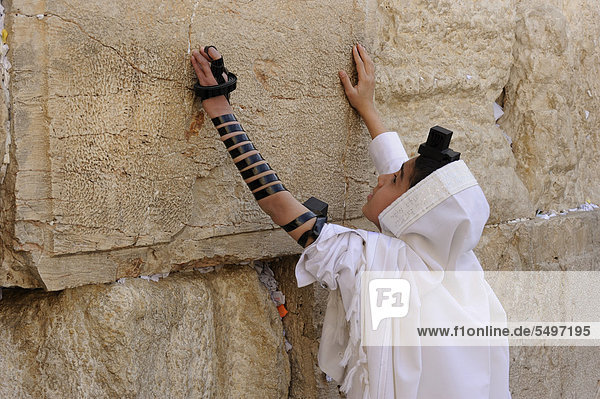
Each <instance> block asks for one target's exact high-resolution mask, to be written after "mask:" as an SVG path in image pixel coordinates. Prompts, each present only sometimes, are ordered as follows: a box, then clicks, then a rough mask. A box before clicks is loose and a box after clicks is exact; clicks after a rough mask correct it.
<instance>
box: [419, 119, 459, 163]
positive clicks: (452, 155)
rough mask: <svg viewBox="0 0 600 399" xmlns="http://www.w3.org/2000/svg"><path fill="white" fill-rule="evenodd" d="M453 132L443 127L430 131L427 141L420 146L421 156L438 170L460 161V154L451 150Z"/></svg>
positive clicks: (435, 127)
mask: <svg viewBox="0 0 600 399" xmlns="http://www.w3.org/2000/svg"><path fill="white" fill-rule="evenodd" d="M451 138H452V132H451V131H450V130H448V129H444V128H443V127H441V126H434V127H432V128H431V129H429V136H428V137H427V141H426V142H425V143H423V144H421V145H420V146H419V151H418V152H419V154H420V155H421V157H423V158H426V159H427V161H428V162H430V163H433V164H436V165H437V167H438V168H440V167H442V166H444V165H447V164H449V163H450V162H454V161H458V160H459V159H460V152H456V151H453V150H452V149H450V148H449V146H450V139H451Z"/></svg>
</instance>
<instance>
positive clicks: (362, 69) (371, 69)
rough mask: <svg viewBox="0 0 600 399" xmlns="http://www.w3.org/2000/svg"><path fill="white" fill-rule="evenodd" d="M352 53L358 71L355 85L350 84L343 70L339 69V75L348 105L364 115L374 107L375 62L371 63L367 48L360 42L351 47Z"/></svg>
mask: <svg viewBox="0 0 600 399" xmlns="http://www.w3.org/2000/svg"><path fill="white" fill-rule="evenodd" d="M352 55H353V56H354V63H355V64H356V71H357V72H358V83H357V85H356V86H352V83H351V82H350V77H349V76H348V74H347V73H346V72H345V71H340V72H339V76H340V80H341V81H342V86H344V91H345V92H346V97H348V101H349V102H350V105H352V107H354V109H356V111H357V112H358V113H359V114H360V115H361V116H363V117H364V116H365V115H366V114H369V113H371V112H373V111H374V109H375V104H374V102H373V95H374V93H375V64H373V61H372V60H371V57H369V55H368V54H367V50H365V48H364V47H363V46H362V45H361V44H357V45H355V46H354V47H352Z"/></svg>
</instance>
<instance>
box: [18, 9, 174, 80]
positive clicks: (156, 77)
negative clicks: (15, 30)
mask: <svg viewBox="0 0 600 399" xmlns="http://www.w3.org/2000/svg"><path fill="white" fill-rule="evenodd" d="M11 15H14V16H15V17H27V18H36V19H41V18H39V17H38V15H28V14H21V13H11ZM40 15H43V16H44V17H56V18H58V19H60V20H62V21H64V22H67V23H71V24H73V25H75V26H77V28H78V29H79V30H80V31H81V32H82V33H83V34H84V35H86V36H87V37H89V38H90V39H92V40H93V41H95V42H97V43H98V44H100V45H101V46H102V47H106V48H108V49H110V50H112V51H113V52H115V53H116V54H117V55H118V56H119V58H121V59H122V60H123V61H125V62H126V63H127V64H128V65H129V66H130V67H131V68H133V69H135V70H136V71H138V72H140V73H142V74H144V75H146V76H149V77H151V78H153V79H157V80H164V81H167V82H174V83H179V84H182V82H181V81H179V80H175V79H170V78H165V77H162V76H156V75H152V74H150V73H149V72H146V71H144V70H143V69H142V68H140V67H139V66H137V65H135V64H134V63H133V62H131V61H130V60H128V59H127V58H126V57H125V56H124V55H123V54H121V52H120V51H119V50H118V49H116V48H114V47H112V46H110V45H108V44H106V43H104V42H102V41H101V40H100V39H98V38H96V37H94V36H92V35H91V34H89V33H88V32H87V31H86V30H85V29H83V27H82V26H81V25H80V24H79V23H78V22H77V21H75V20H72V19H68V18H65V17H63V16H60V15H58V14H54V13H50V12H46V13H44V14H40ZM182 86H185V85H183V84H182Z"/></svg>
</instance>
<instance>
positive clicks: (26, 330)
mask: <svg viewBox="0 0 600 399" xmlns="http://www.w3.org/2000/svg"><path fill="white" fill-rule="evenodd" d="M0 340H1V341H2V343H3V345H2V347H1V348H0V369H1V370H2V378H1V379H0V397H3V398H14V397H19V398H57V397H60V398H67V397H69V398H76V397H96V398H100V397H107V398H140V397H144V398H151V397H154V398H167V397H172V398H174V397H178V398H182V397H192V398H223V399H225V398H227V399H228V398H242V397H244V398H285V397H287V391H288V385H289V378H290V373H289V362H288V359H287V355H286V353H285V348H284V340H283V330H282V326H281V321H280V318H279V315H278V314H277V311H276V309H275V306H274V304H273V302H272V301H271V299H270V298H269V295H268V293H267V292H266V290H265V289H264V287H263V286H262V284H261V283H260V282H259V281H258V278H257V276H256V272H255V271H254V270H252V269H250V268H247V267H246V268H239V267H237V268H225V269H222V270H220V271H218V272H212V273H207V274H200V273H198V272H187V273H178V274H175V275H172V276H169V277H168V278H166V279H162V280H160V281H159V282H157V283H154V282H149V281H145V280H142V279H127V280H126V281H125V283H124V284H119V283H112V284H108V285H88V286H85V287H79V288H74V289H68V290H64V291H61V292H50V293H44V292H40V291H24V290H18V289H14V290H4V298H3V299H2V300H1V301H0Z"/></svg>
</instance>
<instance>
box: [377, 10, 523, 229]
mask: <svg viewBox="0 0 600 399" xmlns="http://www.w3.org/2000/svg"><path fill="white" fill-rule="evenodd" d="M515 11H516V10H515V7H514V2H512V1H509V0H502V1H488V2H466V3H465V2H456V1H451V0H442V1H434V2H431V1H423V0H410V1H399V0H382V1H378V7H377V12H376V15H377V16H376V21H375V22H373V25H375V27H374V30H375V31H376V34H375V35H373V37H372V38H371V42H372V47H373V52H374V54H375V63H376V66H377V68H378V72H377V82H378V85H377V90H376V99H377V103H378V106H379V108H380V110H381V111H382V113H383V115H384V117H385V120H386V122H387V125H388V126H391V127H392V128H394V129H397V130H398V132H399V134H400V136H401V137H402V138H403V139H404V143H405V147H406V149H407V152H408V153H409V156H416V155H418V154H417V153H416V151H417V149H418V145H419V144H420V143H422V142H424V141H425V140H426V138H427V133H428V131H429V128H430V127H432V126H435V125H441V126H443V127H446V128H448V129H450V130H452V131H453V132H454V135H453V138H452V148H453V149H455V150H457V151H459V152H461V153H462V155H461V159H464V160H465V161H466V162H467V164H468V165H469V167H470V168H471V169H472V171H473V174H474V175H475V177H476V178H477V179H478V181H479V183H480V184H481V187H482V189H483V191H484V192H485V194H486V196H487V198H488V200H489V202H490V206H491V218H490V221H491V222H495V221H501V220H509V219H514V218H516V217H522V216H531V215H532V213H533V211H534V208H533V206H532V204H531V202H530V200H529V195H528V192H527V190H526V188H525V186H524V185H523V183H522V182H521V181H520V180H519V178H518V176H517V174H516V173H515V170H514V168H515V165H516V163H515V159H514V157H513V154H512V153H511V148H510V145H509V143H508V141H507V140H506V139H505V138H504V137H503V135H502V132H501V130H500V129H498V128H497V127H496V126H495V123H494V114H493V108H492V104H493V102H494V100H495V99H496V97H498V95H499V94H500V93H501V92H502V88H503V87H504V85H505V83H506V80H507V79H508V76H509V71H510V67H511V64H512V57H511V56H510V53H511V49H512V47H513V43H514V40H515V39H514V29H515V18H516V15H515Z"/></svg>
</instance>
